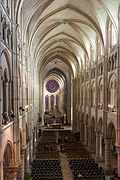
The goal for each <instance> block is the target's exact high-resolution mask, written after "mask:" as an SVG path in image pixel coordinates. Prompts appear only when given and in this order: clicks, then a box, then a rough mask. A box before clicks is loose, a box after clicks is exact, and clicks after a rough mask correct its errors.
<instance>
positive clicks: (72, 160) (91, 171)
mask: <svg viewBox="0 0 120 180" xmlns="http://www.w3.org/2000/svg"><path fill="white" fill-rule="evenodd" d="M63 137H64V138H66V137H67V138H66V139H69V140H68V141H67V142H64V143H63V145H64V152H65V153H66V156H67V158H68V161H69V165H70V168H71V170H72V174H73V178H74V180H79V179H81V180H87V179H88V180H105V175H104V171H103V169H102V168H99V167H98V164H97V163H96V162H95V160H94V159H92V158H91V156H90V154H89V152H88V151H87V150H86V149H85V147H84V146H83V145H82V143H81V142H79V141H78V139H77V140H76V139H75V137H74V135H73V134H72V133H71V132H69V133H63V134H62V135H61V138H63ZM70 139H71V140H72V141H71V140H70Z"/></svg>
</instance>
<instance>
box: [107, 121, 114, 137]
mask: <svg viewBox="0 0 120 180" xmlns="http://www.w3.org/2000/svg"><path fill="white" fill-rule="evenodd" d="M108 137H110V138H112V139H113V140H115V139H116V128H115V125H114V123H113V122H112V121H111V122H110V123H109V124H108Z"/></svg>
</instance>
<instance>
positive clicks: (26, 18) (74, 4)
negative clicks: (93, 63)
mask: <svg viewBox="0 0 120 180" xmlns="http://www.w3.org/2000/svg"><path fill="white" fill-rule="evenodd" d="M119 4H120V0H84V1H83V0H16V22H17V23H18V24H20V22H21V16H22V18H23V22H24V23H23V27H22V28H23V32H24V33H23V35H24V36H23V41H24V42H25V43H26V42H27V43H26V48H28V49H27V50H28V51H29V52H30V53H31V56H32V59H33V60H34V63H35V64H36V66H37V67H38V69H39V70H41V68H43V69H44V68H45V67H46V66H47V64H48V63H49V62H51V61H52V60H55V59H56V58H57V59H60V60H62V61H63V62H64V63H65V64H66V65H67V66H68V67H69V69H70V71H71V72H72V74H73V76H76V74H78V73H79V70H80V67H81V66H83V65H84V63H85V60H87V62H88V61H89V59H90V56H91V51H92V52H93V60H94V59H95V54H96V40H97V38H96V37H98V39H99V43H100V44H101V46H102V48H103V49H104V47H105V45H106V27H107V23H108V21H111V23H112V24H113V27H114V30H115V33H116V38H117V32H118V11H119ZM21 14H22V15H21ZM64 63H63V67H64ZM58 68H60V67H59V66H58ZM51 69H52V66H48V71H50V70H51ZM60 69H61V68H60Z"/></svg>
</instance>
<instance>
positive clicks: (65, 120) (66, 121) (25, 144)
mask: <svg viewBox="0 0 120 180" xmlns="http://www.w3.org/2000/svg"><path fill="white" fill-rule="evenodd" d="M67 128H68V129H69V130H71V131H72V133H73V134H74V135H75V134H80V142H81V143H82V145H83V146H84V148H85V149H87V150H88V151H89V153H90V154H91V156H92V158H93V159H94V160H95V162H96V163H98V165H99V164H100V165H101V166H102V168H103V171H104V174H105V175H106V176H107V175H112V174H113V173H115V174H116V175H117V176H118V177H119V178H120V0H84V1H83V0H0V180H24V177H26V176H28V175H29V176H31V173H32V170H31V169H32V163H33V162H34V160H35V158H36V147H37V143H38V142H39V140H40V139H39V138H40V137H39V136H40V135H41V134H40V133H41V132H43V138H44V131H45V130H48V131H49V130H56V131H57V130H58V131H57V132H56V133H58V132H59V133H60V130H61V131H62V130H65V129H67ZM69 130H68V131H69ZM53 134H54V133H53ZM51 136H52V135H51ZM45 137H46V135H45ZM55 137H56V138H58V134H56V136H55ZM53 139H54V138H53ZM58 149H59V148H58ZM56 151H57V150H56ZM60 157H62V158H63V157H64V155H63V156H62V154H61V155H60ZM63 159H64V158H63ZM64 161H65V159H64ZM113 162H114V163H113ZM61 164H64V163H61ZM62 168H63V169H64V167H62ZM71 176H72V175H71ZM63 177H64V176H63ZM33 179H34V178H33ZM64 180H66V179H64ZM67 180H69V179H67Z"/></svg>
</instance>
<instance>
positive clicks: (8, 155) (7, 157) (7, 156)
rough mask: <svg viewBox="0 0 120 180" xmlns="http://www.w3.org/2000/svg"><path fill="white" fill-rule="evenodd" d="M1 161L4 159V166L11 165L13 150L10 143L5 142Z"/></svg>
mask: <svg viewBox="0 0 120 180" xmlns="http://www.w3.org/2000/svg"><path fill="white" fill-rule="evenodd" d="M3 159H4V166H9V165H11V164H12V161H13V148H12V143H11V142H10V141H7V143H6V146H5V150H4V157H3Z"/></svg>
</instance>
